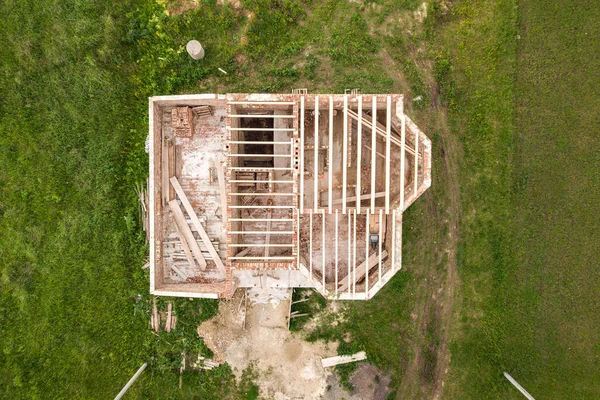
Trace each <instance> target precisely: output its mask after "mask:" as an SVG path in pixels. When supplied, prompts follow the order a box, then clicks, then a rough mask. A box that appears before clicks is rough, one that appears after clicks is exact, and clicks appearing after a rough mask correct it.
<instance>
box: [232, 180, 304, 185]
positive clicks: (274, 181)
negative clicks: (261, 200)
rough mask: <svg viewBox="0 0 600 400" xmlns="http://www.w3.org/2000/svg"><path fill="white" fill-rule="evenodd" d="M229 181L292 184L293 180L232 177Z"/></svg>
mask: <svg viewBox="0 0 600 400" xmlns="http://www.w3.org/2000/svg"><path fill="white" fill-rule="evenodd" d="M229 183H279V184H289V185H291V184H293V183H294V181H279V180H272V181H266V180H256V179H247V180H245V179H237V180H235V179H232V180H230V181H229Z"/></svg>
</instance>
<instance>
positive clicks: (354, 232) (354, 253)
mask: <svg viewBox="0 0 600 400" xmlns="http://www.w3.org/2000/svg"><path fill="white" fill-rule="evenodd" d="M352 238H353V241H352V243H353V244H354V247H353V248H352V265H354V271H355V272H354V273H355V275H356V211H355V212H354V227H353V230H352ZM355 282H356V281H355Z"/></svg>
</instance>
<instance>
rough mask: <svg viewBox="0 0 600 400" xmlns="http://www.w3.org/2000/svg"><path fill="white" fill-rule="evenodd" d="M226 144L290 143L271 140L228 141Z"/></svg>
mask: <svg viewBox="0 0 600 400" xmlns="http://www.w3.org/2000/svg"><path fill="white" fill-rule="evenodd" d="M227 144H290V142H284V141H273V140H229V141H227Z"/></svg>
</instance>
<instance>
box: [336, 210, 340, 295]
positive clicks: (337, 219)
mask: <svg viewBox="0 0 600 400" xmlns="http://www.w3.org/2000/svg"><path fill="white" fill-rule="evenodd" d="M339 222H340V221H339V213H338V209H336V210H335V295H336V296H337V295H338V255H339V253H338V225H339Z"/></svg>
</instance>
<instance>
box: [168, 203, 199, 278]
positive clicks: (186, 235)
mask: <svg viewBox="0 0 600 400" xmlns="http://www.w3.org/2000/svg"><path fill="white" fill-rule="evenodd" d="M169 207H170V208H171V212H172V213H173V219H174V220H175V224H176V225H177V229H178V231H179V232H181V234H182V237H180V239H181V243H183V242H184V241H187V245H188V246H189V248H190V250H191V251H192V254H193V255H194V257H196V261H198V264H199V265H200V268H201V269H202V270H205V269H206V260H205V259H204V256H203V255H202V250H200V246H198V242H196V238H195V237H194V234H193V233H192V230H191V229H190V227H189V225H188V224H187V221H186V220H185V216H184V215H183V211H181V207H179V203H177V200H171V201H170V202H169Z"/></svg>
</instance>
